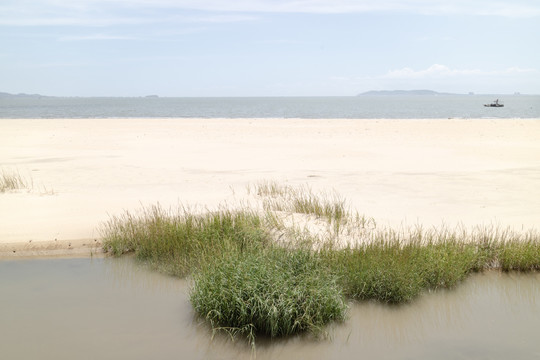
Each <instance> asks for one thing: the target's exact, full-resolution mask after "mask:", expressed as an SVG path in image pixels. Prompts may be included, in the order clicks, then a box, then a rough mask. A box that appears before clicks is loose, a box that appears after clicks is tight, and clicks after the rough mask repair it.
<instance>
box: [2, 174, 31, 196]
mask: <svg viewBox="0 0 540 360" xmlns="http://www.w3.org/2000/svg"><path fill="white" fill-rule="evenodd" d="M29 186H30V184H29V183H28V182H27V181H26V180H25V179H24V178H23V177H22V176H21V175H20V174H19V173H18V172H6V171H4V170H2V173H1V174H0V193H4V192H7V191H11V190H19V189H27V188H29Z"/></svg>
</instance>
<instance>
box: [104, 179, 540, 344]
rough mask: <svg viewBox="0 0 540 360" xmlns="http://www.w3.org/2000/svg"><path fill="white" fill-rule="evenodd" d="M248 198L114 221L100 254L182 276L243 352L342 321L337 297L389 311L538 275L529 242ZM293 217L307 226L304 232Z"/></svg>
mask: <svg viewBox="0 0 540 360" xmlns="http://www.w3.org/2000/svg"><path fill="white" fill-rule="evenodd" d="M248 191H253V192H254V193H255V194H256V195H257V196H260V197H261V199H260V200H262V206H259V207H258V208H257V209H255V210H253V209H250V208H248V207H244V208H242V209H240V210H229V209H220V210H217V211H211V212H205V213H202V214H200V213H195V212H193V211H190V210H186V209H181V210H179V211H177V212H172V211H165V210H163V209H162V208H161V207H160V206H153V207H150V208H147V209H143V211H142V212H141V213H139V214H137V215H134V214H132V213H129V212H126V213H125V214H124V215H122V216H119V217H113V218H111V220H109V221H108V222H107V223H106V224H104V226H103V227H102V235H103V238H104V242H103V243H104V249H105V251H108V252H109V253H111V254H113V255H121V254H124V253H135V254H136V256H137V258H138V259H140V260H143V261H146V262H149V263H150V264H152V265H154V266H155V267H156V268H158V269H159V270H161V271H164V272H167V273H170V274H174V275H177V276H185V275H188V274H191V275H192V276H193V287H192V290H191V294H190V301H191V303H192V305H193V307H194V309H195V311H196V312H197V314H199V315H200V316H201V317H202V318H204V319H206V320H208V321H209V322H210V323H211V324H212V327H213V328H214V330H225V331H227V332H228V333H229V334H231V335H233V336H234V335H236V334H242V335H244V336H247V337H248V339H249V340H250V342H251V344H252V345H254V341H255V337H256V336H257V335H265V336H269V337H281V336H288V335H292V334H296V333H300V332H304V331H308V332H312V333H318V332H319V331H321V329H322V327H323V326H324V325H326V324H328V323H329V322H331V321H335V320H341V319H343V318H344V316H345V312H346V308H347V305H346V300H345V299H353V300H376V301H380V302H385V303H391V304H399V303H404V302H408V301H411V300H413V299H414V298H415V297H417V296H418V295H419V294H421V293H422V292H424V291H426V290H427V291H429V290H435V289H441V288H452V287H454V286H456V285H457V284H459V283H460V282H461V281H463V280H464V279H465V278H466V277H467V276H468V275H469V274H470V273H471V272H477V271H484V270H487V269H502V270H503V271H512V270H519V271H532V270H540V235H539V234H538V233H536V232H532V231H531V232H530V233H527V234H520V233H514V232H513V231H510V230H509V229H501V228H499V227H492V228H477V229H476V230H473V231H468V230H465V229H461V228H458V229H455V230H449V229H447V228H442V229H436V228H434V229H429V230H424V229H422V228H421V227H418V226H417V227H416V228H409V229H407V228H406V229H401V230H399V231H396V230H394V229H391V228H383V229H378V228H376V226H375V223H374V222H373V221H371V220H370V219H366V218H365V217H360V216H359V215H358V214H357V213H356V214H353V213H352V212H350V211H349V210H348V209H347V207H346V205H345V204H346V203H345V201H344V200H342V199H341V198H340V197H329V196H326V195H324V194H323V195H322V196H319V195H317V194H314V193H313V192H312V191H311V190H310V189H308V188H305V187H301V188H292V187H290V186H282V185H279V184H275V183H261V184H260V185H258V186H256V187H255V188H248ZM259 204H260V203H259ZM306 215H308V216H306ZM295 217H299V218H300V220H302V219H304V220H306V221H307V222H306V226H305V228H304V231H303V230H302V229H301V228H298V227H296V225H295V222H294V221H291V220H294V218H295ZM313 223H315V225H316V226H313V225H314V224H313ZM320 223H322V225H323V226H318V225H320ZM310 226H311V228H310ZM313 229H315V231H313Z"/></svg>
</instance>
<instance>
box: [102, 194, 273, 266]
mask: <svg viewBox="0 0 540 360" xmlns="http://www.w3.org/2000/svg"><path fill="white" fill-rule="evenodd" d="M101 232H102V234H103V238H104V240H103V248H104V250H105V251H106V252H108V253H110V254H112V255H115V256H118V255H121V254H124V253H130V252H133V253H135V255H136V257H137V258H138V259H139V260H142V261H145V262H148V263H150V264H151V265H153V266H155V267H157V268H159V269H160V270H161V271H164V272H166V273H169V274H173V275H177V276H185V275H187V274H189V273H191V272H193V271H194V270H195V269H197V268H199V267H200V266H201V265H202V264H204V263H205V262H207V261H210V260H212V259H214V258H215V257H221V256H222V254H224V253H228V252H232V253H242V252H244V251H250V250H253V249H254V248H257V247H260V246H264V245H265V244H266V243H268V242H269V236H268V233H267V231H266V229H265V228H264V227H263V226H262V219H261V217H260V216H259V215H257V214H256V213H254V212H251V211H249V210H238V211H235V210H226V209H222V210H218V211H214V212H207V213H204V214H194V213H192V212H190V211H188V210H186V209H180V210H179V211H177V212H171V211H166V210H164V209H163V208H161V207H160V206H159V205H156V206H152V207H150V208H146V209H143V211H142V213H140V214H139V215H134V214H132V213H129V212H126V213H124V214H123V215H121V216H119V217H113V218H111V219H110V220H109V221H108V222H107V223H105V224H104V226H103V227H102V229H101Z"/></svg>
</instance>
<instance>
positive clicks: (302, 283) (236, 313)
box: [190, 247, 347, 344]
mask: <svg viewBox="0 0 540 360" xmlns="http://www.w3.org/2000/svg"><path fill="white" fill-rule="evenodd" d="M190 300H191V303H192V305H193V307H194V309H195V311H196V312H197V313H198V314H200V315H201V316H202V317H204V318H205V319H207V320H209V321H210V323H211V324H212V325H213V327H214V328H215V329H224V330H227V331H228V332H230V333H233V334H235V333H241V334H244V335H247V337H248V338H249V339H250V341H251V342H252V344H254V339H255V336H256V335H266V336H270V337H281V336H288V335H292V334H295V333H299V332H304V331H310V332H313V333H319V332H320V331H321V329H322V327H323V326H324V325H326V324H327V323H329V322H331V321H336V320H343V319H344V317H345V313H346V309H347V305H346V301H345V298H344V297H343V295H342V291H341V289H340V287H339V286H338V282H337V278H336V276H335V275H332V274H331V273H329V272H327V271H325V268H324V267H323V266H321V263H320V259H319V258H318V256H316V254H315V253H313V252H312V251H310V250H306V249H294V250H291V249H284V248H279V247H272V248H269V249H266V250H264V251H260V252H251V253H245V254H243V255H241V256H224V257H223V258H220V259H218V260H217V261H216V262H214V263H212V264H211V265H210V266H206V267H204V268H203V270H202V271H201V272H200V273H197V274H195V276H194V285H193V288H192V291H191V296H190Z"/></svg>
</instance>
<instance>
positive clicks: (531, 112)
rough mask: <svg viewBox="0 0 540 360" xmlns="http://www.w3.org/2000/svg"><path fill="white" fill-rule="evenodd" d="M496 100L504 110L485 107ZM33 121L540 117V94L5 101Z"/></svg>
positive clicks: (0, 103) (7, 113)
mask: <svg viewBox="0 0 540 360" xmlns="http://www.w3.org/2000/svg"><path fill="white" fill-rule="evenodd" d="M496 99H498V100H499V102H500V103H502V104H504V107H498V108H495V107H485V106H484V104H489V103H492V102H494V101H495V100H496ZM10 118H11V119H25V118H26V119H34V118H305V119H333V118H336V119H448V118H458V119H470V118H496V119H498V118H502V119H507V118H536V119H538V118H540V95H365V96H349V97H183V98H173V97H157V96H148V97H48V96H2V97H0V119H10Z"/></svg>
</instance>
